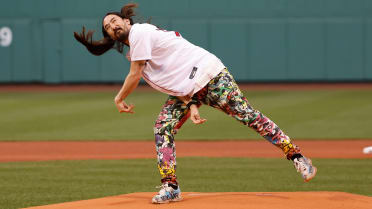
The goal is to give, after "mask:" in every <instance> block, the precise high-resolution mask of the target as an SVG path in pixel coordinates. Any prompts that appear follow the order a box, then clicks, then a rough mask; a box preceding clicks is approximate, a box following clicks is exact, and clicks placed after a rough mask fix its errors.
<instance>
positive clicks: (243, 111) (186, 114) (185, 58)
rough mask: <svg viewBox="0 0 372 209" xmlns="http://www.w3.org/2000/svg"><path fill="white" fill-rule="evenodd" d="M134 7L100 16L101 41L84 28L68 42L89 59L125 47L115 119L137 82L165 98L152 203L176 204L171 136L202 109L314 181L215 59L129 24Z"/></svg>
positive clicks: (166, 34) (170, 34)
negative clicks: (217, 113) (260, 141)
mask: <svg viewBox="0 0 372 209" xmlns="http://www.w3.org/2000/svg"><path fill="white" fill-rule="evenodd" d="M135 7H137V5H136V4H127V5H125V6H124V7H123V8H122V9H121V12H112V13H108V14H106V15H105V16H104V18H103V20H102V33H103V36H104V38H103V39H102V40H99V41H93V40H92V34H93V32H91V31H89V32H88V33H87V34H86V33H85V28H83V31H82V32H81V33H80V34H78V33H74V36H75V38H76V40H78V41H79V42H80V43H82V44H83V45H85V46H86V48H87V49H88V50H89V51H90V52H91V53H92V54H94V55H101V54H103V53H105V52H106V51H108V50H110V49H112V48H116V49H117V50H118V51H119V52H123V47H124V46H128V47H129V51H128V53H127V57H128V59H129V61H130V63H131V64H130V71H129V73H128V75H127V77H126V79H125V81H124V84H123V86H122V88H121V89H120V91H119V92H118V94H117V95H116V97H115V99H114V101H115V104H116V107H117V109H118V110H119V112H120V113H133V108H134V106H133V105H128V104H127V103H126V102H125V99H126V98H127V96H128V95H129V94H130V93H131V92H132V91H133V90H134V89H135V88H136V87H137V85H138V83H139V81H140V79H141V78H143V79H144V80H145V81H146V82H147V83H148V84H149V85H150V86H151V87H153V88H154V89H156V90H158V91H160V92H163V93H165V94H168V95H169V97H168V99H167V101H166V102H165V104H164V106H163V108H162V110H161V111H160V114H159V116H158V119H157V120H156V122H155V126H154V134H155V143H156V151H157V156H158V169H159V172H160V175H161V183H162V186H161V189H160V191H159V193H158V194H156V195H155V196H154V197H153V199H152V202H153V203H168V202H170V201H179V200H181V190H180V185H179V183H178V181H177V177H176V153H175V143H174V136H175V134H176V133H177V130H178V129H180V128H181V126H182V124H183V123H184V122H185V121H186V120H187V119H188V118H190V119H191V120H192V122H193V123H195V124H202V123H204V122H205V121H206V120H205V119H202V118H201V117H200V115H199V111H198V108H199V107H200V106H201V105H202V104H205V105H209V106H211V107H213V108H216V109H219V110H221V111H223V112H225V113H226V114H227V115H230V116H232V117H234V118H235V119H237V120H238V121H239V122H241V123H242V124H243V125H246V126H248V127H250V128H252V129H253V130H255V131H257V132H258V133H259V134H260V135H261V136H262V137H264V138H265V139H266V140H267V141H269V142H270V143H272V144H273V145H275V146H276V147H278V148H280V149H281V150H282V151H283V153H284V154H285V156H286V158H287V159H288V160H291V161H293V163H294V166H295V168H296V169H297V171H298V172H300V173H301V175H302V177H303V179H304V180H305V181H309V180H311V179H312V178H313V177H314V176H315V174H316V168H315V167H314V166H313V165H312V163H311V160H310V159H309V158H306V157H304V156H303V155H302V154H301V153H300V149H299V147H298V146H296V145H295V144H293V142H292V141H291V140H290V138H289V137H288V136H287V135H286V134H285V133H284V132H283V131H282V130H281V129H280V128H279V127H278V126H277V125H276V124H275V123H274V122H273V121H271V120H270V119H269V118H267V117H266V116H265V115H263V114H262V113H261V112H259V111H258V110H256V109H254V108H253V107H252V106H251V105H250V104H249V103H248V100H247V99H246V98H245V97H244V96H243V94H242V92H241V91H240V90H239V87H238V85H237V84H236V82H235V80H234V78H233V77H232V75H231V74H230V73H229V71H228V70H227V68H226V67H225V66H224V64H223V63H222V62H221V60H220V59H218V58H217V57H216V56H215V55H213V54H212V53H210V52H208V51H206V50H204V49H202V48H200V47H198V46H195V45H193V44H192V43H190V42H188V41H187V40H186V39H184V38H183V37H182V36H181V34H180V33H178V32H174V31H166V30H162V29H160V28H158V27H156V26H154V25H151V24H147V23H145V24H139V23H134V22H133V19H132V17H133V16H135V13H134V10H133V9H134V8H135Z"/></svg>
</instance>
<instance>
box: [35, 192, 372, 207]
mask: <svg viewBox="0 0 372 209" xmlns="http://www.w3.org/2000/svg"><path fill="white" fill-rule="evenodd" d="M153 195H154V193H148V192H146V193H132V194H126V195H119V196H112V197H105V198H99V199H92V200H82V201H76V202H68V203H61V204H54V205H47V206H39V207H31V208H28V209H77V208H79V209H123V208H135V209H147V208H151V209H152V208H172V209H186V208H187V209H190V208H192V209H198V208H200V209H216V208H234V209H243V208H244V209H273V208H275V209H288V208H293V209H297V208H301V209H314V208H317V209H329V208H337V209H351V208H352V209H370V208H371V206H372V197H367V196H363V195H355V194H350V193H345V192H259V193H257V192H242V193H238V192H228V193H194V192H185V193H183V194H182V195H183V200H182V201H181V202H173V203H170V204H162V205H155V204H151V202H150V200H151V197H152V196H153Z"/></svg>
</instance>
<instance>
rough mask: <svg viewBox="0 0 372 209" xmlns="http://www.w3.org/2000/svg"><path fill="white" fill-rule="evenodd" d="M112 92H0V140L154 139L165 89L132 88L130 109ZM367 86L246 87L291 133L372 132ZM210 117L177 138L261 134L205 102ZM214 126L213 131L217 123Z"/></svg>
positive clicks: (253, 100) (258, 105)
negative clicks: (123, 110)
mask: <svg viewBox="0 0 372 209" xmlns="http://www.w3.org/2000/svg"><path fill="white" fill-rule="evenodd" d="M115 94H116V92H99V93H95V92H57V93H51V92H43V93H37V92H27V93H21V92H12V93H4V92H0V115H1V117H0V140H2V141H4V140H6V141H14V140H21V141H28V140H31V141H32V140H153V135H152V127H153V124H154V121H155V119H156V117H157V115H158V113H159V111H160V109H161V106H162V105H163V103H164V101H165V99H166V95H163V94H160V93H156V92H135V93H134V94H133V95H131V96H130V97H129V98H128V99H127V102H129V103H134V104H135V105H136V108H135V111H136V113H135V114H133V115H129V114H119V113H118V112H117V110H116V107H115V106H114V103H113V98H114V96H115ZM371 95H372V90H313V91H310V90H309V91H246V92H245V96H246V97H247V98H248V100H249V101H250V103H251V104H252V105H253V106H254V107H255V108H256V109H258V110H260V111H261V112H263V113H264V114H265V115H267V116H269V117H270V118H271V119H272V120H274V121H275V122H276V123H277V124H278V125H279V126H280V127H281V128H282V129H283V130H284V131H285V132H286V133H287V134H288V135H289V136H291V137H292V138H295V139H344V138H349V139H356V138H361V139H367V138H371V134H370V124H372V96H371ZM200 112H201V115H202V116H203V117H205V118H206V119H207V120H208V121H207V123H206V124H203V125H201V126H195V125H193V124H191V123H190V122H189V121H188V122H187V123H186V124H185V125H184V127H183V128H182V129H181V131H180V132H179V134H178V135H177V137H176V138H177V139H178V140H183V139H192V140H219V139H233V140H242V139H260V136H259V135H257V134H256V133H255V132H253V131H251V130H249V129H247V128H246V127H244V126H243V125H240V124H238V122H236V121H235V120H234V119H233V118H230V117H228V116H226V115H224V113H222V112H220V111H216V110H214V109H213V108H210V107H207V106H203V107H202V108H201V110H200ZM216 130H218V131H216Z"/></svg>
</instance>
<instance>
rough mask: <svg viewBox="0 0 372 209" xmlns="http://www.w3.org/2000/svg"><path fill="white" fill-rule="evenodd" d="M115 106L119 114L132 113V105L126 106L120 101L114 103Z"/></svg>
mask: <svg viewBox="0 0 372 209" xmlns="http://www.w3.org/2000/svg"><path fill="white" fill-rule="evenodd" d="M115 104H116V107H117V109H118V111H119V113H123V112H124V113H134V111H133V109H134V105H133V104H130V105H127V104H126V103H125V102H124V101H121V102H115Z"/></svg>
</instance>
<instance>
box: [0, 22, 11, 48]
mask: <svg viewBox="0 0 372 209" xmlns="http://www.w3.org/2000/svg"><path fill="white" fill-rule="evenodd" d="M12 40H13V34H12V31H11V30H10V28H8V27H0V46H1V47H8V46H10V44H11V43H12Z"/></svg>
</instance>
